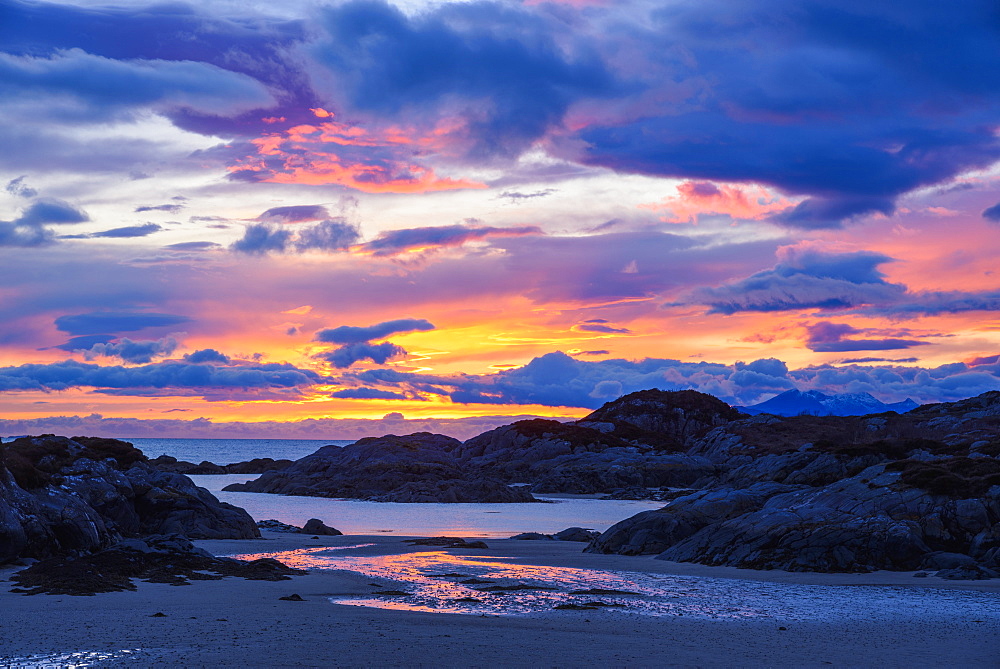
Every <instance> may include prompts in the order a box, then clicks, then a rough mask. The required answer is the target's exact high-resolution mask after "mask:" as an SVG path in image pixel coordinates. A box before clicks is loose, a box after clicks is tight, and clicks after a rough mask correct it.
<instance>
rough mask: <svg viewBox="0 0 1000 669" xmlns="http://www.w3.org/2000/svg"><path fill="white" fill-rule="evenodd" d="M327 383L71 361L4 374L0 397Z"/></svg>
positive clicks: (284, 370)
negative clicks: (29, 393)
mask: <svg viewBox="0 0 1000 669" xmlns="http://www.w3.org/2000/svg"><path fill="white" fill-rule="evenodd" d="M322 381H323V377H321V376H320V375H319V374H316V373H315V372H313V371H310V370H305V369H297V368H295V367H292V366H291V365H246V366H234V367H217V366H213V365H194V364H188V363H182V362H171V361H167V362H159V363H154V364H150V365H143V366H141V367H121V366H117V365H110V366H100V365H94V364H89V363H82V362H76V361H73V360H67V361H65V362H56V363H51V364H47V365H40V364H29V365H19V366H16V367H2V368H0V391H15V390H66V389H68V388H80V387H92V388H102V389H111V390H114V389H120V390H132V389H142V388H149V389H176V390H184V389H195V390H197V389H205V388H297V387H303V386H311V385H314V384H317V383H320V382H322Z"/></svg>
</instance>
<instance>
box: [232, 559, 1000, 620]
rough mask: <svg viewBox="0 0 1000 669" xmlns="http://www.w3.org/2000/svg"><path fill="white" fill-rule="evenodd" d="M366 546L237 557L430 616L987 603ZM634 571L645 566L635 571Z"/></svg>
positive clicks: (882, 609)
mask: <svg viewBox="0 0 1000 669" xmlns="http://www.w3.org/2000/svg"><path fill="white" fill-rule="evenodd" d="M373 546H377V544H372V543H365V544H354V545H348V546H337V547H328V546H323V547H309V548H300V549H297V550H291V551H280V552H272V553H256V554H252V555H238V556H234V557H238V558H240V559H244V560H246V559H258V558H263V557H270V558H275V559H277V560H280V561H281V562H284V563H285V564H287V565H289V566H292V567H297V568H300V569H309V570H344V571H350V572H356V573H358V574H362V575H363V576H365V577H366V578H370V579H371V580H372V584H371V594H370V595H369V596H358V595H353V596H345V597H332V598H330V601H331V602H333V603H335V604H341V605H352V606H367V607H373V608H381V609H393V610H400V611H421V612H431V613H459V614H462V613H464V614H474V615H514V616H537V615H543V614H544V615H574V612H573V611H563V610H559V611H557V610H555V609H556V608H557V607H563V608H566V607H567V605H573V606H577V607H584V606H586V607H590V608H587V609H583V611H585V612H586V613H587V614H588V615H594V614H599V615H615V614H633V615H652V616H688V617H694V618H702V619H742V620H749V619H761V618H764V619H775V620H789V619H794V620H800V621H804V620H815V621H823V620H830V619H851V620H872V621H876V620H878V619H880V618H882V617H884V616H887V615H891V616H894V617H900V616H902V617H908V616H911V617H914V618H927V617H930V618H938V617H941V618H945V617H949V616H951V617H954V616H962V615H972V614H974V613H976V614H977V615H978V614H980V613H981V611H982V607H983V606H984V605H992V604H991V602H992V601H993V600H992V599H990V598H989V595H984V594H983V593H978V592H968V591H959V590H931V591H928V590H925V589H908V588H900V587H876V586H851V587H846V586H820V585H788V584H782V583H770V582H761V581H752V580H739V579H725V578H702V577H693V576H675V575H669V574H660V573H647V572H642V571H611V570H604V569H582V568H575V567H558V566H550V565H538V564H525V563H524V562H523V560H525V558H515V557H505V556H497V555H482V554H478V555H476V554H452V553H448V552H445V551H441V550H430V551H416V552H406V553H401V554H390V555H382V554H378V553H380V552H381V549H379V548H374V549H373V548H372V547H373ZM515 560H517V561H518V562H515ZM636 566H637V567H638V568H640V569H641V568H642V565H640V564H638V563H637V565H636ZM984 597H986V598H987V599H985V600H984V599H983V598H984ZM477 600H478V601H477ZM601 611H605V612H607V613H603V614H602V613H600V612H601ZM977 612H978V613H977Z"/></svg>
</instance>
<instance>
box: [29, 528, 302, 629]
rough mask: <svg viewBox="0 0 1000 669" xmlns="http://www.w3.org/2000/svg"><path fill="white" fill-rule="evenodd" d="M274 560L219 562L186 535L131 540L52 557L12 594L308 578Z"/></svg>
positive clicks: (34, 568) (36, 566)
mask: <svg viewBox="0 0 1000 669" xmlns="http://www.w3.org/2000/svg"><path fill="white" fill-rule="evenodd" d="M304 573H305V572H304V571H302V570H300V569H293V568H291V567H287V566H285V565H283V564H281V563H280V562H278V561H277V560H274V559H272V558H261V559H259V560H253V561H250V562H245V561H242V560H233V559H230V558H217V557H215V556H213V555H212V554H211V553H209V552H207V551H205V550H203V549H200V548H197V547H195V546H194V545H193V544H192V543H191V542H190V541H189V540H188V539H187V537H184V536H180V535H162V536H149V537H146V538H145V539H141V540H140V539H129V540H126V541H122V542H119V543H117V544H115V545H113V546H110V547H108V548H106V549H104V550H101V551H98V552H95V553H91V554H89V555H83V556H60V557H52V558H47V559H45V560H42V561H40V562H36V563H35V564H33V565H31V566H30V567H28V568H27V569H23V570H21V571H19V572H17V573H16V574H14V576H13V577H11V581H13V582H14V583H15V584H16V587H14V588H12V589H11V592H17V593H22V594H25V595H39V594H48V595H94V594H97V593H99V592H116V591H122V590H135V589H136V586H135V583H134V582H133V579H137V578H138V579H142V580H144V581H147V582H150V583H168V584H170V585H190V584H191V581H193V580H198V581H205V580H217V579H221V578H224V577H226V576H238V577H241V578H246V579H251V580H264V581H281V580H287V579H289V578H290V577H291V576H294V575H298V574H304ZM161 615H162V614H161Z"/></svg>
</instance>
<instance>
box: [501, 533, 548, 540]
mask: <svg viewBox="0 0 1000 669" xmlns="http://www.w3.org/2000/svg"><path fill="white" fill-rule="evenodd" d="M511 539H517V540H519V541H555V537H553V536H552V535H551V534H541V533H539V532H521V533H520V534H515V535H514V536H512V537H511Z"/></svg>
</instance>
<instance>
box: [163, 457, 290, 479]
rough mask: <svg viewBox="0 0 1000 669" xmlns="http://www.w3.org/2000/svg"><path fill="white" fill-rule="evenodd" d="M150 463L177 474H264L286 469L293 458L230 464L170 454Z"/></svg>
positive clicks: (258, 459)
mask: <svg viewBox="0 0 1000 669" xmlns="http://www.w3.org/2000/svg"><path fill="white" fill-rule="evenodd" d="M149 464H150V465H151V466H153V467H155V468H157V469H159V470H160V471H164V472H173V473H175V474H184V475H185V476H187V475H199V474H263V473H264V472H270V471H276V470H279V469H284V468H285V467H287V466H288V465H290V464H292V461H291V460H274V459H272V458H254V459H253V460H247V461H245V462H234V463H232V464H228V465H217V464H215V463H214V462H208V461H207V460H206V461H204V462H201V463H200V464H195V463H193V462H187V461H185V460H178V459H177V458H175V457H173V456H170V455H160V456H158V457H155V458H153V459H151V460H149Z"/></svg>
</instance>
